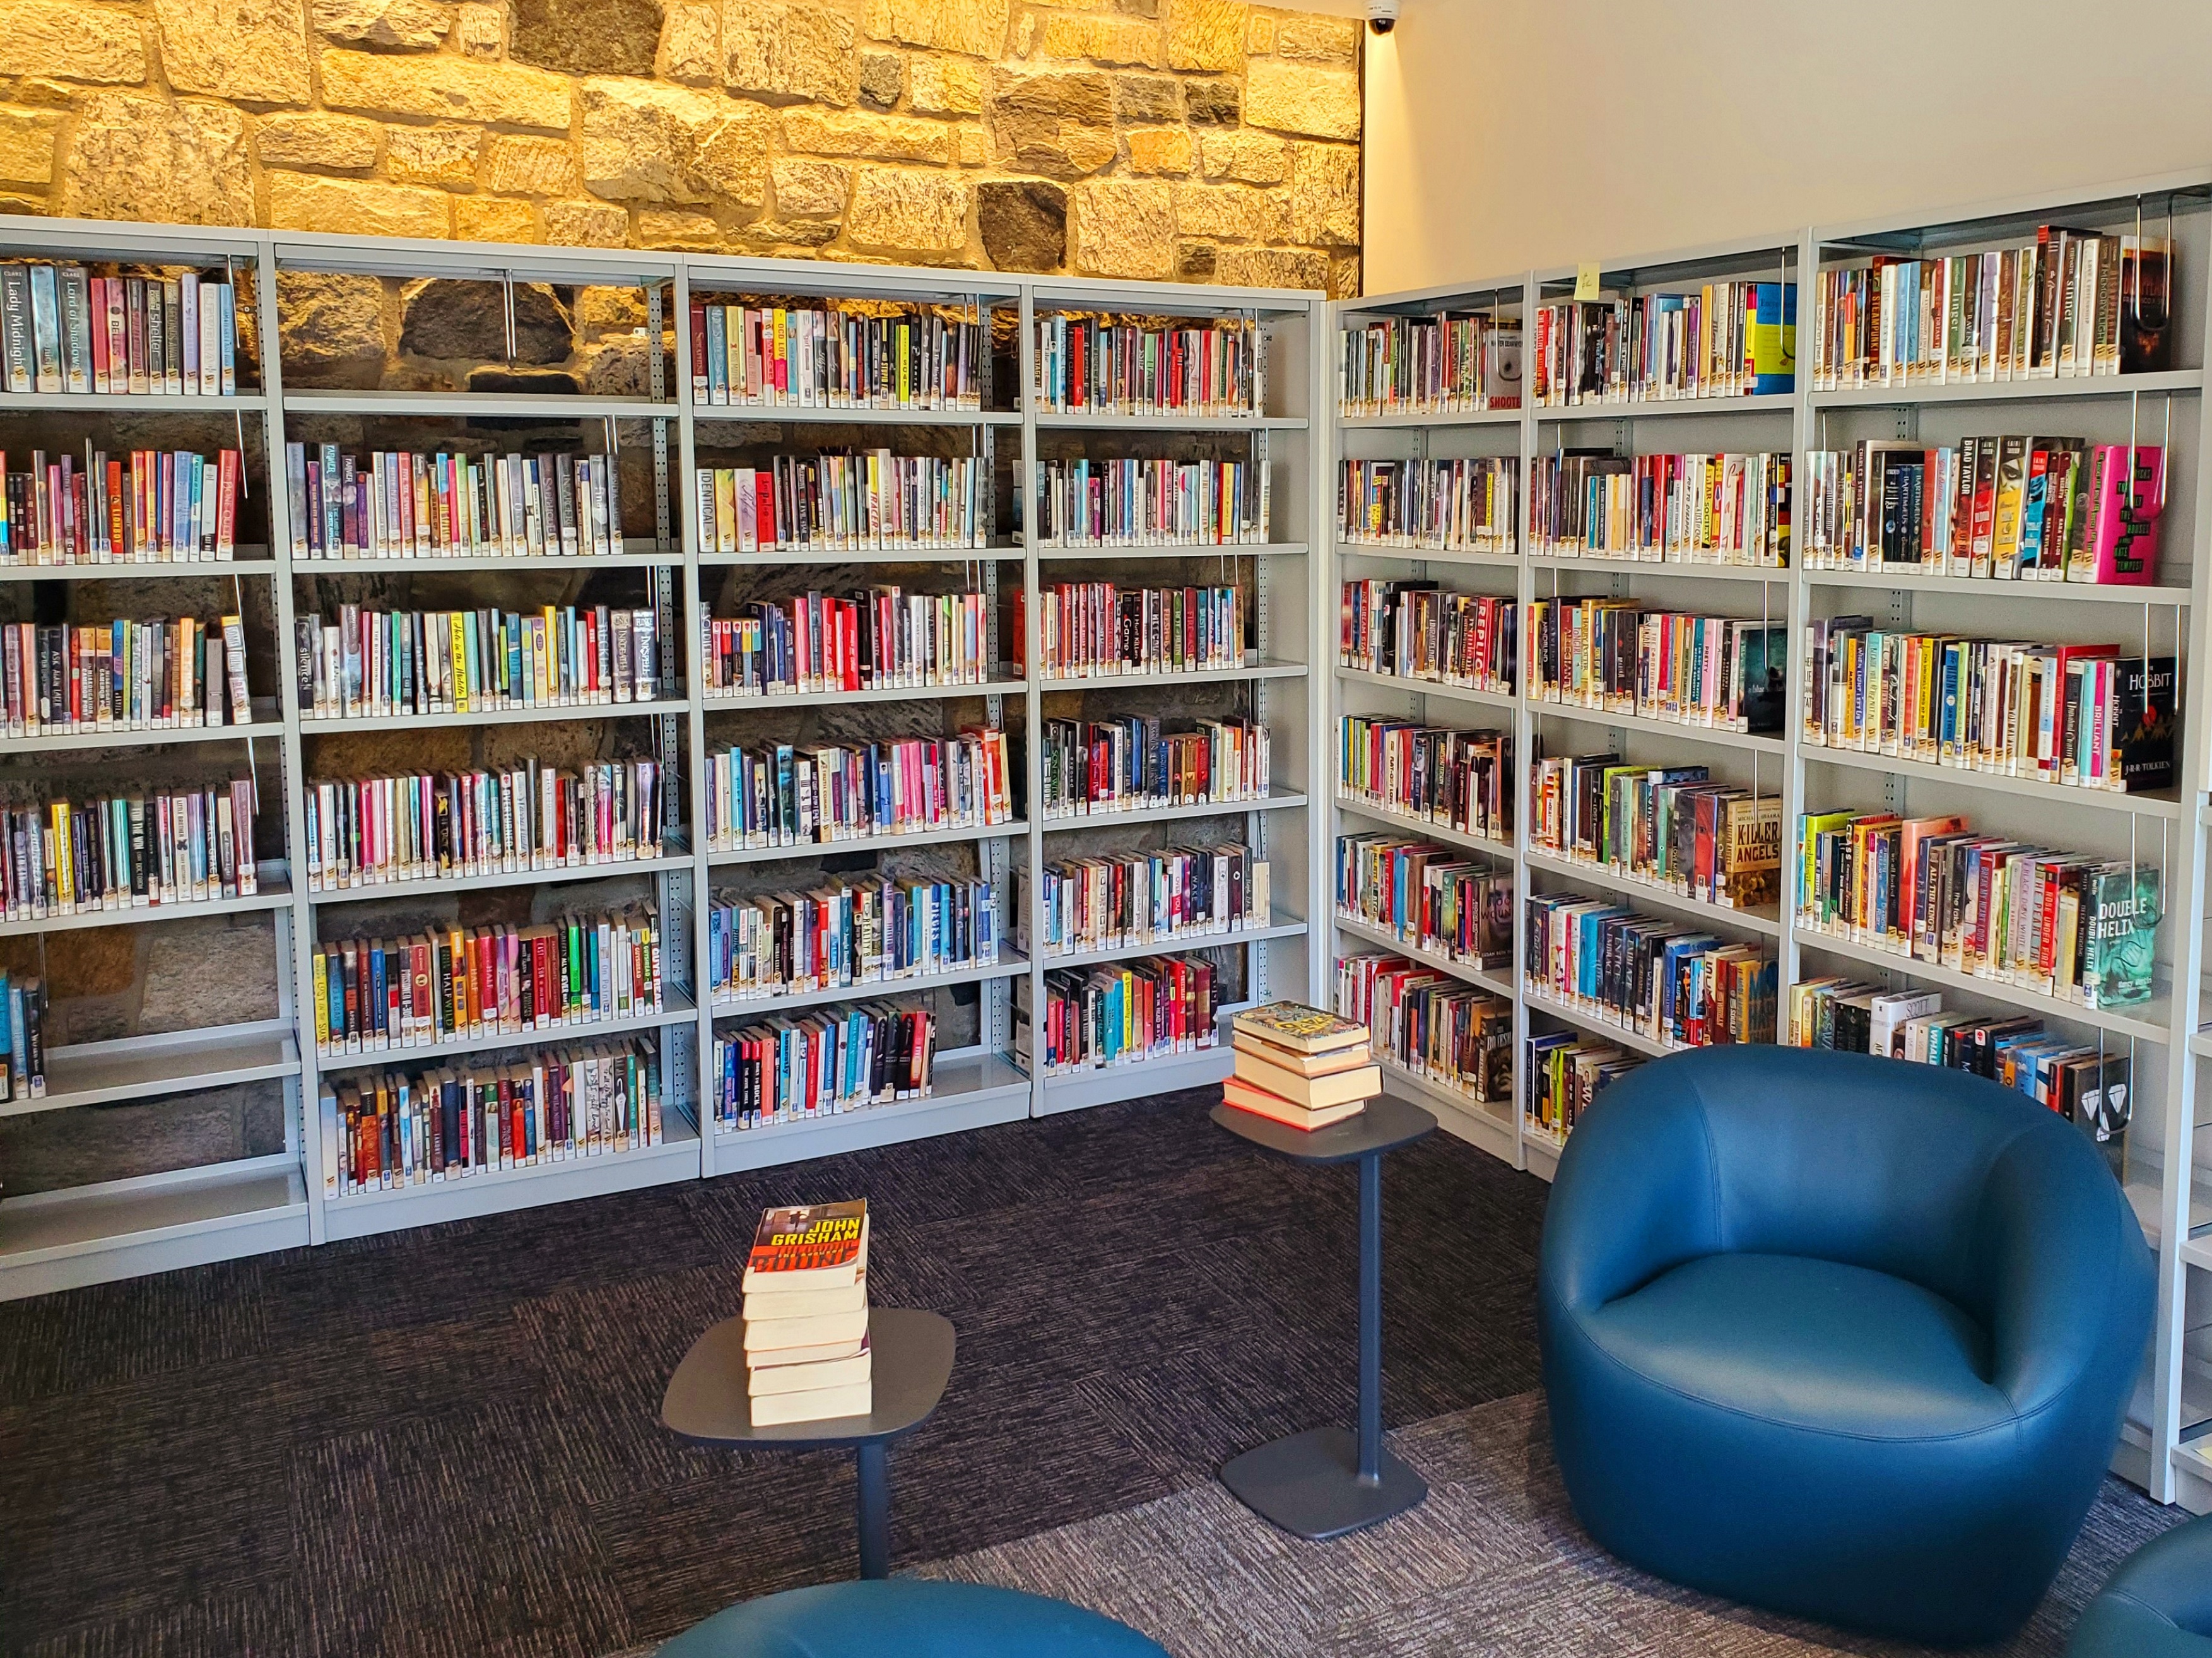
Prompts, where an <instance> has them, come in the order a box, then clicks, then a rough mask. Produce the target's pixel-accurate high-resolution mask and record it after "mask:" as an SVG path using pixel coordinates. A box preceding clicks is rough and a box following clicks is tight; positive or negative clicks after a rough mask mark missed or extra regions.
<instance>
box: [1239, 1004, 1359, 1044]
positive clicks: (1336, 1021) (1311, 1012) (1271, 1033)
mask: <svg viewBox="0 0 2212 1658" xmlns="http://www.w3.org/2000/svg"><path fill="white" fill-rule="evenodd" d="M1232 1028H1233V1029H1235V1030H1236V1031H1237V1032H1239V1033H1241V1034H1243V1035H1247V1036H1256V1037H1258V1038H1259V1039H1260V1040H1261V1042H1272V1043H1273V1044H1274V1046H1276V1047H1277V1048H1289V1049H1290V1050H1291V1052H1292V1053H1294V1054H1331V1053H1334V1052H1335V1051H1336V1050H1337V1049H1339V1048H1357V1047H1360V1046H1363V1045H1364V1043H1365V1042H1366V1041H1367V1027H1366V1026H1365V1025H1364V1024H1358V1023H1354V1022H1353V1021H1352V1020H1350V1019H1340V1018H1339V1017H1337V1016H1336V1015H1335V1014H1334V1013H1328V1012H1324V1011H1322V1010H1321V1009H1320V1008H1317V1007H1308V1006H1306V1005H1304V1003H1302V1002H1270V1003H1269V1004H1267V1006H1265V1007H1255V1008H1252V1009H1249V1010H1248V1011H1245V1012H1243V1013H1239V1014H1238V1015H1237V1017H1236V1018H1235V1020H1234V1022H1233V1025H1232Z"/></svg>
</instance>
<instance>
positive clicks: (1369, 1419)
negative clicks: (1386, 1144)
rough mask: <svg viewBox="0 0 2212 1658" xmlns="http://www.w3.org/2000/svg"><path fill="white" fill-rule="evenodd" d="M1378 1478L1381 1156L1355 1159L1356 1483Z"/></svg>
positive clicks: (1380, 1440)
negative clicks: (1357, 1442)
mask: <svg viewBox="0 0 2212 1658" xmlns="http://www.w3.org/2000/svg"><path fill="white" fill-rule="evenodd" d="M1382 1477H1383V1154H1382V1153H1381V1152H1380V1151H1370V1152H1369V1153H1367V1154H1366V1156H1364V1157H1361V1158H1360V1159H1359V1480H1360V1483H1361V1484H1362V1485H1375V1484H1376V1483H1377V1482H1378V1481H1379V1480H1380V1479H1382Z"/></svg>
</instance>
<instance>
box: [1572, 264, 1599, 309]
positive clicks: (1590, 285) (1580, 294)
mask: <svg viewBox="0 0 2212 1658" xmlns="http://www.w3.org/2000/svg"><path fill="white" fill-rule="evenodd" d="M1575 297H1576V298H1577V299H1578V300H1594V299H1595V298H1596V297H1597V266H1596V264H1595V263H1594V262H1591V261H1588V260H1585V261H1583V263H1581V264H1577V265H1576V266H1575Z"/></svg>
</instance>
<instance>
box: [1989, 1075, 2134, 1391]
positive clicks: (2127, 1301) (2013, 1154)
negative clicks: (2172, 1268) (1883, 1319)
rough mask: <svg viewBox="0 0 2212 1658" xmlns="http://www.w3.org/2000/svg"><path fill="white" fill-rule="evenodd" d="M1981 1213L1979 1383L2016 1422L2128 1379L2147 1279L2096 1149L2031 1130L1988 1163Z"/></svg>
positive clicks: (2051, 1129)
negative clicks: (1986, 1370) (1985, 1305)
mask: <svg viewBox="0 0 2212 1658" xmlns="http://www.w3.org/2000/svg"><path fill="white" fill-rule="evenodd" d="M1982 1206H1983V1216H1982V1219H1983V1223H1984V1224H1982V1225H1981V1226H1980V1227H1979V1228H1978V1233H1979V1236H1981V1237H1983V1238H1984V1239H1985V1240H1986V1241H1987V1242H1986V1244H1985V1248H1986V1249H1987V1250H1988V1252H1989V1253H1988V1255H1987V1257H1986V1259H1985V1260H1984V1264H1983V1270H1984V1273H1985V1274H1986V1278H1985V1281H1986V1282H1987V1283H1988V1284H1989V1286H1990V1298H1989V1321H1990V1370H1991V1376H1990V1380H1991V1381H1992V1382H1995V1383H1996V1385H1997V1386H1998V1387H2000V1388H2003V1389H2004V1391H2005V1393H2006V1394H2007V1396H2008V1398H2010V1400H2012V1403H2013V1406H2014V1408H2015V1410H2017V1411H2019V1412H2021V1414H2022V1415H2027V1414H2028V1413H2029V1412H2033V1411H2035V1410H2037V1409H2038V1408H2039V1407H2040V1406H2045V1405H2047V1404H2050V1403H2051V1401H2052V1400H2055V1399H2057V1397H2058V1396H2059V1395H2060V1394H2063V1393H2064V1392H2065V1391H2066V1390H2067V1389H2068V1388H2071V1387H2073V1386H2074V1385H2075V1383H2077V1382H2080V1381H2081V1379H2082V1378H2083V1377H2084V1376H2087V1375H2088V1374H2089V1373H2091V1372H2093V1371H2098V1372H2101V1371H2104V1370H2111V1369H2113V1368H2115V1367H2117V1368H2118V1370H2121V1371H2124V1373H2125V1375H2126V1376H2130V1377H2132V1376H2133V1375H2134V1374H2135V1371H2136V1367H2137V1365H2138V1364H2139V1363H2141V1357H2142V1346H2143V1343H2144V1342H2145V1340H2147V1339H2148V1337H2149V1334H2150V1321H2151V1305H2152V1301H2153V1297H2154V1284H2155V1282H2156V1267H2155V1263H2154V1261H2153V1260H2152V1257H2151V1253H2150V1248H2149V1245H2148V1244H2147V1243H2146V1242H2144V1241H2143V1234H2142V1226H2141V1224H2139V1223H2138V1222H2137V1221H2136V1216H2135V1211H2134V1209H2133V1208H2132V1207H2130V1205H2129V1203H2128V1200H2127V1198H2126V1196H2125V1195H2124V1193H2122V1192H2121V1191H2120V1189H2119V1187H2118V1183H2117V1182H2115V1181H2113V1179H2112V1175H2111V1174H2110V1172H2109V1171H2107V1170H2106V1168H2105V1167H2104V1163H2103V1160H2102V1159H2101V1158H2100V1157H2099V1156H2098V1153H2097V1151H2096V1149H2095V1147H2093V1145H2091V1144H2090V1143H2089V1141H2088V1140H2087V1138H2086V1137H2084V1136H2083V1135H2082V1134H2081V1133H2079V1132H2078V1131H2076V1130H2075V1128H2074V1127H2072V1126H2071V1125H2069V1124H2068V1123H2066V1122H2064V1121H2063V1120H2062V1119H2058V1118H2056V1117H2054V1118H2052V1119H2051V1120H2050V1121H2049V1122H2048V1123H2047V1124H2045V1123H2038V1124H2037V1125H2035V1127H2033V1128H2032V1129H2030V1130H2028V1131H2027V1132H2024V1133H2021V1134H2020V1135H2018V1136H2016V1137H2015V1139H2013V1140H2012V1142H2011V1143H2010V1144H2009V1145H2007V1146H2006V1147H2005V1149H2004V1150H2003V1151H2002V1152H2001V1153H1999V1155H1998V1156H1997V1157H1996V1160H1995V1161H1994V1162H1993V1163H1991V1165H1990V1173H1989V1178H1988V1181H1987V1182H1986V1183H1985V1185H1984V1188H1983V1193H1982ZM2122 1396H2123V1397H2124V1396H2125V1394H2124V1389H2123V1392H2122Z"/></svg>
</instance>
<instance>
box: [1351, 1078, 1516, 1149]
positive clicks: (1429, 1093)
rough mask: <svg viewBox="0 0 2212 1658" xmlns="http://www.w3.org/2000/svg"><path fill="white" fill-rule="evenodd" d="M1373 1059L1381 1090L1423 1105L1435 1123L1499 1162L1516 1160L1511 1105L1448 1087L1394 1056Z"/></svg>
mask: <svg viewBox="0 0 2212 1658" xmlns="http://www.w3.org/2000/svg"><path fill="white" fill-rule="evenodd" d="M1376 1064H1377V1065H1378V1066H1381V1067H1382V1070H1383V1092H1384V1093H1386V1094H1389V1095H1392V1096H1395V1097H1396V1098H1398V1099H1401V1100H1409V1101H1411V1102H1413V1104H1415V1105H1418V1106H1422V1107H1424V1108H1426V1109H1427V1110H1428V1111H1429V1112H1430V1113H1431V1114H1433V1115H1434V1116H1435V1118H1436V1119H1437V1127H1440V1128H1442V1129H1443V1130H1444V1131H1445V1132H1446V1133H1449V1134H1450V1135H1452V1136H1453V1137H1454V1138H1455V1139H1463V1140H1468V1141H1470V1142H1472V1143H1473V1144H1474V1145H1479V1146H1480V1147H1481V1148H1482V1149H1483V1150H1484V1151H1487V1152H1489V1153H1490V1154H1491V1156H1492V1157H1496V1158H1498V1159H1499V1160H1500V1161H1501V1162H1504V1163H1511V1162H1513V1161H1514V1160H1515V1159H1514V1142H1515V1139H1516V1132H1515V1129H1514V1124H1513V1108H1512V1107H1511V1106H1510V1105H1509V1104H1504V1103H1501V1102H1486V1101H1482V1100H1478V1099H1476V1098H1475V1097H1474V1096H1473V1095H1472V1094H1462V1093H1461V1092H1460V1091H1459V1090H1457V1089H1454V1088H1447V1087H1445V1086H1444V1085H1443V1084H1441V1083H1438V1082H1435V1081H1432V1080H1431V1079H1430V1078H1426V1077H1422V1076H1417V1075H1415V1074H1414V1073H1413V1072H1411V1071H1409V1070H1407V1068H1406V1067H1405V1066H1402V1065H1400V1064H1399V1063H1398V1062H1397V1061H1396V1060H1391V1059H1384V1058H1383V1057H1381V1056H1379V1055H1378V1056H1377V1057H1376Z"/></svg>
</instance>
